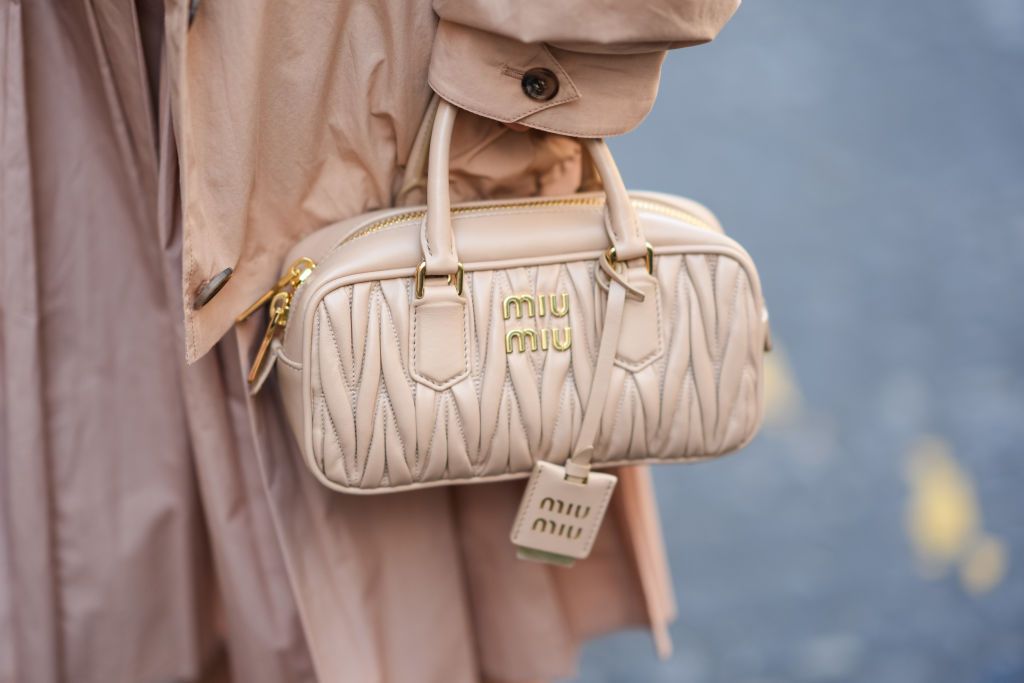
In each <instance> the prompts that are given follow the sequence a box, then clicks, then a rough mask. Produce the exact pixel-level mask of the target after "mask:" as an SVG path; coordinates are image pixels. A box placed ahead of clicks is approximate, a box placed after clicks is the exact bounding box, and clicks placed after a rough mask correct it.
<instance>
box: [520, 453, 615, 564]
mask: <svg viewBox="0 0 1024 683" xmlns="http://www.w3.org/2000/svg"><path fill="white" fill-rule="evenodd" d="M616 481H617V477H616V476H615V475H613V474H608V473H605V472H593V471H592V472H590V473H589V474H588V475H587V479H586V481H580V480H578V479H571V478H566V475H565V468H564V467H562V466H561V465H556V464H554V463H550V462H538V463H537V464H536V465H534V468H533V473H532V474H531V475H530V480H529V482H528V483H527V485H526V493H525V494H524V495H523V500H522V502H521V503H520V504H519V512H518V514H516V521H515V524H514V525H513V526H512V535H511V538H512V543H514V544H515V546H516V548H517V552H516V555H517V556H518V557H519V559H521V560H533V561H536V562H547V563H550V564H557V565H561V566H564V567H571V566H572V565H573V563H574V562H575V561H576V560H582V559H584V558H585V557H587V555H589V554H590V548H591V547H592V546H593V545H594V539H595V538H597V531H598V529H599V528H600V527H601V520H602V519H604V513H605V511H606V510H607V509H608V501H609V500H611V497H612V491H613V490H614V489H615V482H616Z"/></svg>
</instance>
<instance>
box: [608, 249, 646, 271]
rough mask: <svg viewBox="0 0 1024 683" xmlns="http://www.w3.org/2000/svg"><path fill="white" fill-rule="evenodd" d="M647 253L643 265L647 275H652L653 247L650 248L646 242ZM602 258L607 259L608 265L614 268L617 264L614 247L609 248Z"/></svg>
mask: <svg viewBox="0 0 1024 683" xmlns="http://www.w3.org/2000/svg"><path fill="white" fill-rule="evenodd" d="M645 246H646V247H647V253H646V254H644V265H645V266H646V267H647V272H648V273H654V247H652V246H651V243H650V242H646V243H645ZM604 257H605V258H606V259H608V265H610V266H612V267H614V266H615V264H616V263H618V262H619V260H618V259H617V258H615V247H609V248H608V251H606V252H605V253H604Z"/></svg>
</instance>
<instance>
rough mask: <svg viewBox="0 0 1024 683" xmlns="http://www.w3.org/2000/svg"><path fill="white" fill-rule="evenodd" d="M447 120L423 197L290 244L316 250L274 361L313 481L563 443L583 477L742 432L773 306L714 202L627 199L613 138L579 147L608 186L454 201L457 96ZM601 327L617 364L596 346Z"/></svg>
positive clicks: (510, 459)
mask: <svg viewBox="0 0 1024 683" xmlns="http://www.w3.org/2000/svg"><path fill="white" fill-rule="evenodd" d="M438 117H439V118H438V121H436V122H435V124H434V126H435V127H434V140H433V142H432V146H431V150H430V174H429V176H428V193H427V194H428V203H427V206H426V207H423V208H420V209H413V210H408V209H391V210H386V211H380V212H376V213H373V214H369V215H366V216H361V217H357V218H354V219H351V220H348V221H343V222H342V223H339V224H336V225H334V226H330V227H328V228H325V229H323V230H321V231H319V232H317V233H315V234H313V235H311V236H310V237H309V238H307V239H306V240H304V241H303V242H301V243H300V244H298V245H296V247H295V248H294V249H293V251H292V253H291V258H290V259H289V260H291V259H295V258H298V257H308V258H310V259H312V260H313V261H315V262H316V264H317V265H316V268H315V269H313V270H312V271H311V272H310V273H308V277H306V278H305V279H304V280H303V281H302V282H301V284H297V287H295V288H294V289H293V291H292V292H291V293H290V299H289V305H288V310H287V325H286V327H285V329H284V334H283V336H282V338H280V339H275V340H274V341H273V343H272V345H271V347H270V349H271V350H270V357H271V361H275V362H276V368H277V377H278V383H279V387H280V391H281V395H282V402H283V405H284V409H285V412H286V415H287V417H288V420H289V422H290V424H291V426H292V428H293V430H294V432H295V435H296V438H297V440H298V442H299V444H300V446H301V450H302V453H303V456H304V458H305V460H306V463H307V465H308V466H309V467H310V469H311V470H312V471H313V472H314V474H315V475H316V476H317V478H318V479H319V480H320V481H321V482H322V483H324V484H325V485H327V486H328V487H331V488H333V489H336V490H339V491H346V492H352V493H383V492H388V491H400V490H407V489H414V488H421V487H426V486H437V485H445V484H456V483H477V482H484V481H493V480H497V479H506V478H513V477H526V476H528V475H529V474H530V472H531V469H533V467H534V464H535V462H537V461H539V460H546V461H550V462H554V463H559V464H561V463H566V462H567V460H569V461H570V462H571V464H572V466H571V467H568V468H567V470H566V472H567V476H570V477H572V476H580V477H583V478H584V479H585V477H586V474H585V473H586V471H588V469H589V467H590V466H591V465H593V466H595V467H606V466H612V465H623V464H638V463H643V462H672V461H687V460H696V459H701V458H707V457H713V456H717V455H721V454H723V453H726V452H729V451H732V450H735V449H737V448H739V447H741V446H742V445H744V444H745V443H746V442H747V441H748V440H749V439H750V438H752V437H753V435H754V433H755V432H756V430H757V428H758V427H759V424H760V421H761V414H762V410H761V403H762V393H763V354H764V351H765V348H766V345H767V343H768V325H767V313H766V311H765V307H764V301H763V298H762V294H761V288H760V283H759V280H758V276H757V272H756V269H755V267H754V264H753V262H752V261H751V259H750V257H749V255H748V254H747V253H746V252H745V251H744V250H743V249H742V247H740V246H739V245H738V244H737V243H736V242H735V241H733V240H732V239H730V238H728V237H727V236H725V235H724V234H723V233H722V232H721V229H720V227H719V226H718V224H717V221H716V220H715V219H714V217H713V216H711V214H710V213H709V212H708V211H707V210H706V209H704V208H703V207H701V206H699V205H697V204H695V203H693V202H690V201H689V200H685V199H682V198H678V197H672V196H669V195H655V194H651V193H633V194H632V195H630V194H628V193H627V192H626V190H625V187H624V186H623V185H622V181H621V178H619V176H618V171H617V170H616V169H615V167H614V163H613V162H612V161H611V157H610V154H609V153H608V150H607V147H605V146H604V144H603V142H601V141H587V143H586V144H587V149H588V152H589V154H590V155H591V157H592V158H593V160H594V163H595V166H596V168H597V170H598V171H599V173H600V175H601V178H602V181H603V184H604V186H605V192H604V193H590V194H580V195H572V196H569V197H560V198H543V199H523V200H510V201H503V202H476V203H470V204H464V205H460V206H456V207H454V208H453V207H451V206H450V205H449V204H448V196H447V183H446V182H444V179H445V178H446V176H447V163H448V158H447V145H448V142H449V140H450V134H451V126H452V121H453V118H454V111H453V109H452V108H451V107H450V106H449V105H447V104H446V103H442V105H441V107H440V109H439V113H438ZM609 246H614V248H615V250H614V252H609ZM612 253H614V254H616V255H618V256H621V257H622V258H621V260H620V259H619V258H616V256H614V255H613V256H611V257H610V256H609V254H612ZM645 254H653V258H651V260H650V261H648V260H647V259H646V258H645ZM599 266H600V267H599ZM463 273H464V278H463V275H462V274H463ZM420 276H424V277H422V279H421V278H420ZM285 280H287V278H285V279H284V280H283V281H285ZM460 281H461V284H462V289H461V291H460V289H459V285H460ZM612 289H614V290H615V292H616V297H615V301H616V303H614V304H613V303H612V298H611V297H610V294H609V293H610V292H611V291H612ZM623 293H626V294H627V296H626V297H625V302H624V303H623ZM613 312H614V313H613ZM606 314H607V315H608V321H609V324H607V325H605V316H606ZM272 329H273V328H272ZM609 330H611V331H612V333H611V334H609ZM602 336H603V337H604V338H607V339H610V340H611V344H610V345H609V344H605V346H606V347H607V348H608V349H610V350H611V351H613V352H614V362H612V361H611V359H612V358H613V357H612V356H608V355H606V352H602V354H601V356H602V358H605V359H606V360H604V361H600V360H598V355H599V354H598V347H599V346H600V345H601V341H602ZM269 338H270V336H268V339H269ZM268 368H269V366H268ZM268 372H269V369H267V370H265V371H264V372H263V375H262V377H261V381H262V378H263V377H265V376H266V374H267V373H268ZM595 373H596V374H597V375H598V376H597V379H596V381H595ZM261 381H259V382H257V383H256V387H257V388H258V386H259V384H260V383H261ZM595 387H596V389H595ZM592 390H593V391H592ZM602 390H607V393H604V391H602ZM595 397H596V398H595ZM588 402H590V403H594V404H595V405H597V406H598V408H597V409H596V412H592V411H591V412H592V417H590V418H588V419H587V420H584V419H583V418H584V415H586V414H588V407H589V406H588ZM593 416H597V417H598V418H599V420H598V421H597V422H595V420H594V417H593ZM588 425H589V426H588ZM591 446H592V448H591ZM570 456H571V460H570Z"/></svg>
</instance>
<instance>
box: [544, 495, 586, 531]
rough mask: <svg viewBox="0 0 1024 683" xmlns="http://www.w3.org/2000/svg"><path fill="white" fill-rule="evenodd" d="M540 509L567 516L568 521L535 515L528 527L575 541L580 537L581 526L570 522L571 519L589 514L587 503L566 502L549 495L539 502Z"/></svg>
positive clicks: (582, 517)
mask: <svg viewBox="0 0 1024 683" xmlns="http://www.w3.org/2000/svg"><path fill="white" fill-rule="evenodd" d="M540 509H541V510H547V511H548V512H552V513H554V514H556V515H560V516H562V517H569V518H570V519H569V522H568V523H567V522H564V521H560V520H558V519H552V518H550V517H536V518H535V519H534V520H533V524H531V525H530V528H531V529H532V530H534V531H540V532H542V533H547V534H551V535H552V536H559V537H561V538H567V539H569V540H570V541H575V540H576V539H577V538H579V537H580V534H582V533H583V527H580V526H576V525H575V524H572V523H571V522H572V520H573V519H586V518H587V515H589V514H590V506H589V505H580V504H578V503H567V502H565V501H564V500H562V499H561V498H552V497H551V496H548V497H547V498H545V499H544V500H542V501H541V502H540Z"/></svg>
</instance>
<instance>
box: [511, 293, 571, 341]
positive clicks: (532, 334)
mask: <svg viewBox="0 0 1024 683" xmlns="http://www.w3.org/2000/svg"><path fill="white" fill-rule="evenodd" d="M501 309H502V314H503V315H504V316H505V320H511V319H512V316H513V314H514V315H515V317H516V319H517V320H518V319H520V318H522V317H524V316H525V317H526V318H527V319H533V318H547V317H550V318H565V317H567V316H568V315H569V293H568V292H559V293H557V294H537V295H536V296H532V295H530V294H513V295H512V296H507V297H505V300H504V301H502V302H501ZM552 322H554V321H552ZM566 322H568V320H566ZM571 346H572V330H571V329H570V328H569V326H568V325H566V326H564V327H559V326H557V325H556V326H555V327H521V328H518V329H514V330H509V331H508V332H506V333H505V353H512V351H513V349H514V350H515V351H517V352H518V353H524V352H525V351H526V349H527V347H529V349H530V351H537V350H538V349H539V350H541V351H547V350H548V349H554V350H555V351H568V350H569V347H571Z"/></svg>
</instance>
